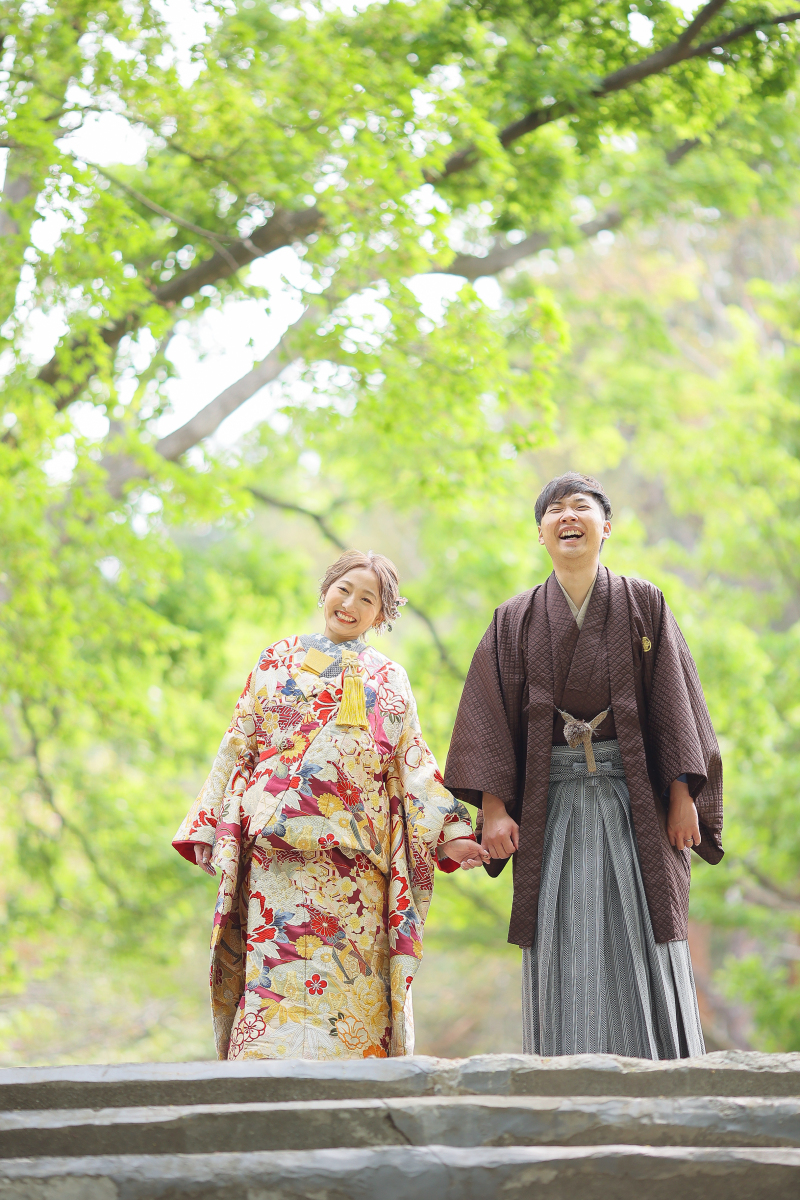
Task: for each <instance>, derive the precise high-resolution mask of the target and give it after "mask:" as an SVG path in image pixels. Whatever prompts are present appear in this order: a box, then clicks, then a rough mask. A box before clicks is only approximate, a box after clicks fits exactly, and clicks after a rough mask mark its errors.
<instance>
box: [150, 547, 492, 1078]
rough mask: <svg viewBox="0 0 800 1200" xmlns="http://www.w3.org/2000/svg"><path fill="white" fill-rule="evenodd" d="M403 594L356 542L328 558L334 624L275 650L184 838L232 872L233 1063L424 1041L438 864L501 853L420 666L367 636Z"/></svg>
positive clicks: (217, 933)
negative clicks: (479, 824) (486, 839)
mask: <svg viewBox="0 0 800 1200" xmlns="http://www.w3.org/2000/svg"><path fill="white" fill-rule="evenodd" d="M403 603H404V600H403V599H402V598H401V597H400V596H399V591H398V579H397V571H396V570H395V567H394V565H393V564H392V563H391V562H390V561H389V559H388V558H385V557H384V556H383V555H380V554H372V553H370V554H361V553H359V552H358V551H354V550H351V551H348V552H347V553H345V554H343V555H342V556H341V558H340V559H339V560H338V561H337V562H335V563H334V564H333V565H332V566H331V567H329V568H328V571H327V572H326V574H325V578H324V579H323V581H322V585H321V588H320V607H321V608H322V609H323V611H324V616H325V633H324V634H309V635H306V636H303V637H288V638H284V639H282V640H281V641H279V642H275V643H274V644H273V645H272V646H268V647H267V649H266V650H265V651H264V652H263V654H262V655H261V657H260V658H259V660H258V663H257V664H256V666H255V668H254V670H253V671H252V673H251V674H250V677H249V678H248V680H247V683H246V684H245V687H244V691H243V692H242V694H241V696H240V698H239V702H238V704H237V705H236V709H235V711H234V714H233V720H232V721H231V725H230V728H229V729H228V732H227V733H226V734H225V737H224V738H223V739H222V744H221V746H220V749H219V753H218V754H217V757H216V760H215V762H214V765H213V767H212V769H211V774H210V775H209V777H208V779H207V780H206V783H205V785H204V787H203V789H202V791H201V792H200V795H199V796H198V798H197V800H196V801H195V803H194V806H193V807H192V809H191V811H190V812H189V814H188V816H187V817H186V820H185V821H184V822H183V824H182V825H181V827H180V829H179V830H178V833H177V834H176V836H175V839H174V842H173V844H174V846H175V848H176V849H177V850H178V851H179V853H180V854H182V855H183V857H184V858H186V859H188V861H189V862H191V863H197V864H198V866H200V867H202V868H203V869H204V870H206V871H208V872H209V873H210V874H212V875H214V874H216V871H215V869H214V868H215V865H216V866H218V867H219V869H220V874H221V879H220V886H219V894H218V898H217V906H216V913H215V917H214V932H213V935H212V944H211V1000H212V1010H213V1016H214V1033H215V1038H216V1043H217V1053H218V1055H219V1057H220V1058H231V1059H234V1058H314V1059H337V1058H369V1057H378V1058H384V1057H386V1056H397V1055H403V1054H412V1053H413V1051H414V1029H413V1018H412V1012H411V993H410V990H409V989H410V986H411V981H412V979H413V978H414V974H415V972H416V969H417V967H418V966H419V961H420V958H421V957H422V927H423V923H424V921H425V915H426V913H427V909H428V905H429V903H430V898H431V892H432V890H433V867H434V863H436V864H437V865H438V866H439V867H440V869H442V870H444V871H453V870H456V869H457V867H458V866H459V864H460V865H461V866H462V867H463V868H465V869H469V868H471V867H475V866H478V865H480V863H481V862H482V861H484V860H488V853H487V852H486V851H485V850H481V849H480V847H479V846H478V844H477V843H476V841H475V839H474V837H473V834H472V826H471V823H470V819H469V815H468V813H467V811H466V809H465V808H464V807H463V805H462V804H461V803H460V802H459V801H457V800H455V799H454V798H453V796H451V795H450V793H449V792H448V791H447V790H446V789H445V787H444V785H443V783H442V778H441V775H440V774H439V770H438V768H437V766H436V762H435V760H434V757H433V755H432V754H431V752H430V750H429V749H428V747H427V745H426V744H425V741H424V740H423V737H422V734H421V732H420V726H419V720H418V717H417V707H416V704H415V702H414V696H413V694H412V692H411V687H410V685H409V682H408V676H407V675H406V673H405V671H404V670H403V668H402V667H401V666H399V665H398V664H397V663H395V662H392V661H391V659H389V658H387V657H386V656H385V655H384V654H381V653H380V652H379V651H378V650H375V649H374V648H373V647H371V646H367V645H366V644H365V642H364V641H363V640H362V639H363V637H364V635H365V634H366V633H367V632H368V631H369V630H370V629H381V628H382V627H388V628H391V625H390V622H391V621H393V620H395V619H396V617H397V615H398V606H399V605H400V604H403ZM212 851H213V852H212Z"/></svg>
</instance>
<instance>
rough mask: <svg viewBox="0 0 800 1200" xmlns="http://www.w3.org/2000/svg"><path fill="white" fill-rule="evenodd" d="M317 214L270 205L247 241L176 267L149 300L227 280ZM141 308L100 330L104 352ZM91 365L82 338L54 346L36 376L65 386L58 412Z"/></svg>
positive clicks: (162, 300) (168, 299)
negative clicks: (74, 372) (76, 365)
mask: <svg viewBox="0 0 800 1200" xmlns="http://www.w3.org/2000/svg"><path fill="white" fill-rule="evenodd" d="M323 220H324V218H323V214H322V212H321V211H320V209H318V208H306V209H302V210H300V211H289V210H287V209H280V208H279V209H276V210H275V212H274V213H273V214H272V216H271V217H270V218H269V220H268V221H267V222H266V223H265V224H264V225H261V226H259V228H258V229H256V230H254V231H253V234H252V236H251V237H250V238H248V239H247V243H245V242H239V243H236V244H234V245H233V246H231V247H230V249H229V250H226V251H225V252H224V254H220V253H214V254H212V255H211V257H210V258H207V259H205V260H203V261H202V262H200V263H198V264H197V265H196V266H194V267H190V268H189V270H188V271H180V272H179V273H178V274H177V275H176V276H174V278H172V279H170V280H167V281H166V282H164V283H162V284H161V285H160V286H159V287H157V288H154V289H153V291H152V299H153V300H154V301H155V303H156V304H161V305H163V306H164V307H165V308H172V307H174V305H176V304H178V303H179V302H180V301H181V300H184V299H186V297H187V296H192V295H194V294H195V292H198V291H199V290H200V288H201V287H203V286H205V285H206V284H214V283H219V282H220V281H221V280H223V279H228V278H230V276H231V275H233V274H235V272H236V271H238V270H240V269H241V268H242V267H243V266H246V265H247V264H248V263H251V262H253V261H254V260H255V259H257V258H262V257H263V256H264V255H265V254H271V253H272V251H273V250H278V249H279V248H280V247H281V246H290V245H291V244H292V242H296V241H298V240H301V239H302V238H305V237H308V236H309V234H311V233H313V232H314V230H316V229H318V228H319V227H320V226H321V225H322V222H323ZM141 320H142V312H133V313H128V314H126V315H125V316H124V317H122V318H120V319H119V320H117V321H114V322H112V323H111V324H109V325H108V326H106V328H105V329H103V331H102V332H101V334H100V337H101V339H102V341H103V342H104V343H105V345H106V346H107V347H108V349H109V350H110V351H114V350H116V348H117V346H118V345H119V343H120V342H121V341H122V338H123V337H124V336H125V334H127V333H132V332H133V331H134V330H135V329H137V328H138V327H139V325H140V324H141ZM81 351H84V357H85V370H84V371H83V373H82V375H81V377H80V378H79V379H76V380H74V381H73V382H71V383H68V382H67V378H66V372H65V364H64V358H65V356H66V357H71V356H73V355H76V354H77V356H78V357H80V352H81ZM96 369H97V363H96V361H95V358H94V355H93V353H92V352H91V349H90V347H89V345H88V342H87V341H86V340H85V339H84V340H82V341H77V342H72V343H67V344H66V345H64V346H61V347H59V349H58V350H57V351H56V353H55V354H54V355H53V357H52V358H51V359H50V361H49V362H48V363H46V364H45V366H43V367H42V369H41V370H40V371H39V375H38V378H39V379H40V380H41V382H42V383H46V384H49V385H50V386H51V387H57V386H58V385H59V384H66V386H65V387H63V389H62V391H61V394H60V395H59V396H58V398H57V400H56V408H57V409H58V410H59V411H60V410H61V409H64V408H66V407H67V406H68V405H69V404H71V403H72V401H73V400H75V399H77V397H78V396H79V395H80V393H81V392H82V391H83V389H84V387H85V386H86V384H87V383H88V381H89V380H90V379H91V377H92V376H93V375H94V374H95V371H96Z"/></svg>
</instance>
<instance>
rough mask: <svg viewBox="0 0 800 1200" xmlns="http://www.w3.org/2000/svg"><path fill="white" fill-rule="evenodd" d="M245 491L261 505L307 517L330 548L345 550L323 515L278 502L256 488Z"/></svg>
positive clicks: (296, 505)
mask: <svg viewBox="0 0 800 1200" xmlns="http://www.w3.org/2000/svg"><path fill="white" fill-rule="evenodd" d="M247 490H248V491H249V492H250V494H251V495H253V496H255V498H256V500H260V501H261V503H262V504H269V505H271V506H272V507H273V508H282V509H284V510H285V511H286V512H293V513H297V515H298V516H300V517H308V519H309V521H313V522H314V524H315V525H316V526H317V529H319V531H320V533H321V534H322V536H323V537H324V538H325V539H326V541H328V542H330V543H331V545H332V546H335V547H336V549H337V550H346V549H347V544H346V542H343V541H342V539H341V538H340V537H339V535H338V534H337V533H334V531H333V530H332V529H331V527H330V525H329V524H328V521H327V518H326V517H325V516H324V514H323V513H317V512H314V511H313V510H312V509H310V508H303V507H302V505H300V504H292V503H291V502H290V501H289V500H279V499H278V498H277V496H269V495H268V494H267V493H266V492H262V491H259V489H258V488H254V487H251V488H248V489H247Z"/></svg>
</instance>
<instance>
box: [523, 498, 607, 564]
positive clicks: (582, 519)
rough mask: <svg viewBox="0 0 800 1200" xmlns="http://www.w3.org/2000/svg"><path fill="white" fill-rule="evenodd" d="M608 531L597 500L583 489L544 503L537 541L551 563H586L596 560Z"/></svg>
mask: <svg viewBox="0 0 800 1200" xmlns="http://www.w3.org/2000/svg"><path fill="white" fill-rule="evenodd" d="M610 533H611V522H610V521H607V520H606V519H605V514H604V513H603V510H602V508H601V507H600V505H599V504H598V502H597V501H596V500H595V499H594V498H593V497H592V496H587V495H586V493H585V492H575V493H574V494H573V495H572V496H564V497H563V499H561V500H554V501H553V502H552V504H549V505H548V506H547V510H546V512H545V514H544V516H543V517H542V524H541V527H540V529H539V543H540V545H542V546H544V547H545V549H546V550H547V553H548V554H549V555H550V557H551V558H552V560H553V566H554V567H560V566H567V565H571V564H574V565H575V566H585V565H588V564H589V563H590V562H595V561H596V560H597V558H598V556H599V554H600V547H601V546H602V544H603V541H604V539H605V538H607V537H608V536H609V535H610Z"/></svg>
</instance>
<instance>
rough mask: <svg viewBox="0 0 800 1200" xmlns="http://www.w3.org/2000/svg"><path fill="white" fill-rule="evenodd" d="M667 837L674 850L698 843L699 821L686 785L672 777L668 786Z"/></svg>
mask: <svg viewBox="0 0 800 1200" xmlns="http://www.w3.org/2000/svg"><path fill="white" fill-rule="evenodd" d="M667 837H668V838H669V840H670V843H671V845H673V846H674V847H675V849H676V850H691V848H692V846H699V845H700V822H699V821H698V819H697V809H696V808H695V806H694V800H692V796H691V793H690V791H689V788H688V786H687V785H686V784H685V783H684V782H683V780H681V779H674V780H673V781H672V783H671V784H670V788H669V812H668V813H667Z"/></svg>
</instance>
